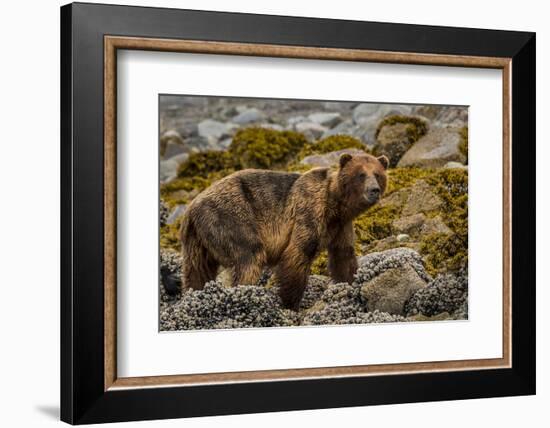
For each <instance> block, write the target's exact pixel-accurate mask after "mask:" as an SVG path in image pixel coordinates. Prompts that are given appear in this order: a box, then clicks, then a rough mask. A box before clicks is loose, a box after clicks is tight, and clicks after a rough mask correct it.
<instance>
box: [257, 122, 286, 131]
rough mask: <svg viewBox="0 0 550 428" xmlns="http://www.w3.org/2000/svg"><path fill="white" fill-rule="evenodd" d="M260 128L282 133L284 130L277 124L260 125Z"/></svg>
mask: <svg viewBox="0 0 550 428" xmlns="http://www.w3.org/2000/svg"><path fill="white" fill-rule="evenodd" d="M259 127H260V128H265V129H273V130H274V131H284V130H285V128H284V127H283V126H282V125H279V124H278V123H262V124H260V125H259Z"/></svg>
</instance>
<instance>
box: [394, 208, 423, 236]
mask: <svg viewBox="0 0 550 428" xmlns="http://www.w3.org/2000/svg"><path fill="white" fill-rule="evenodd" d="M425 220H426V216H425V215H424V214H422V213H418V214H413V215H410V216H406V217H401V218H398V219H397V220H395V221H394V222H393V224H392V226H393V227H394V229H395V230H396V231H397V232H399V233H405V234H408V235H411V234H417V233H418V232H420V230H421V228H422V226H423V225H424V221H425Z"/></svg>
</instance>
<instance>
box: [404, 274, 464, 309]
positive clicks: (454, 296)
mask: <svg viewBox="0 0 550 428" xmlns="http://www.w3.org/2000/svg"><path fill="white" fill-rule="evenodd" d="M467 305H468V269H467V268H466V267H464V268H462V269H460V270H459V271H458V272H453V273H447V274H443V275H438V276H437V278H435V279H434V280H433V281H431V282H430V283H429V284H428V286H427V287H425V288H423V289H421V290H418V291H417V292H416V293H414V295H413V296H411V298H410V299H409V301H408V302H407V303H406V304H405V314H406V315H407V316H413V315H418V314H422V315H425V316H427V317H432V316H434V315H437V314H440V313H443V312H447V313H449V314H455V313H456V315H455V316H454V319H467V318H468V307H467Z"/></svg>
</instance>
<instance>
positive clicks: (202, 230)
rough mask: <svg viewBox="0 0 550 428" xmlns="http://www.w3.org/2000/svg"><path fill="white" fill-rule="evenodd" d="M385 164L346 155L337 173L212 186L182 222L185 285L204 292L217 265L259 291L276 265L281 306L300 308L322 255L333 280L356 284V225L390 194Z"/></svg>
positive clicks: (257, 176)
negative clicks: (266, 269) (264, 277)
mask: <svg viewBox="0 0 550 428" xmlns="http://www.w3.org/2000/svg"><path fill="white" fill-rule="evenodd" d="M387 164H388V160H387V158H386V157H385V156H381V157H379V158H375V157H373V156H370V155H361V156H353V157H352V156H350V155H342V157H341V158H340V165H339V168H338V169H337V170H329V169H328V168H316V169H313V170H311V171H308V172H306V173H305V174H302V175H300V174H298V173H286V172H274V171H263V170H250V169H249V170H243V171H239V172H236V173H234V174H231V175H229V176H227V177H225V178H223V179H222V180H220V181H218V182H216V183H214V184H213V185H212V186H210V187H209V188H208V189H206V190H205V191H204V192H202V193H201V194H200V195H199V196H197V197H196V198H195V199H194V200H193V202H192V203H191V204H190V205H189V207H188V209H187V211H186V213H185V217H184V220H183V223H182V229H181V240H182V253H183V277H182V278H183V283H184V286H185V287H191V288H193V289H202V287H203V286H204V284H205V283H206V282H208V281H211V280H213V279H214V278H215V277H216V273H217V270H218V267H219V266H224V267H231V268H233V269H234V276H233V284H235V285H236V284H255V283H257V281H258V279H259V277H260V275H261V273H262V271H263V269H264V267H266V266H271V267H273V268H274V272H275V276H276V280H277V282H278V284H279V290H280V296H281V298H282V301H283V304H284V305H285V307H288V308H292V309H297V308H298V306H299V304H300V300H301V299H302V294H303V292H304V289H305V286H306V283H307V277H308V275H309V273H310V268H311V264H312V262H313V260H314V259H315V257H316V256H317V255H318V254H319V251H321V250H323V249H328V254H329V270H330V274H331V276H332V278H333V279H334V280H335V281H338V282H342V281H344V282H351V281H352V280H353V275H354V274H355V271H356V270H357V259H356V257H355V253H354V248H353V242H354V235H355V234H354V231H353V224H352V221H353V219H354V218H355V217H357V216H358V215H359V214H361V213H362V212H364V211H365V210H366V209H368V208H369V207H370V206H372V205H373V204H375V203H376V202H378V200H379V198H380V196H381V195H382V194H383V193H384V190H385V188H386V172H385V170H386V167H387ZM376 189H378V190H379V192H378V194H376ZM369 192H370V193H369Z"/></svg>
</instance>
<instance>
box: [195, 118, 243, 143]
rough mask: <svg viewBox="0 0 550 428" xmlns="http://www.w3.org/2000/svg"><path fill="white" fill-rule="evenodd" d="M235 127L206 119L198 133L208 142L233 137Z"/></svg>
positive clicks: (200, 125)
mask: <svg viewBox="0 0 550 428" xmlns="http://www.w3.org/2000/svg"><path fill="white" fill-rule="evenodd" d="M235 127H236V126H235V125H232V124H227V123H223V122H218V121H217V120H212V119H206V120H203V121H202V122H200V123H199V125H198V132H199V136H200V137H203V138H206V139H207V140H208V141H212V140H220V139H223V138H225V137H229V136H231V132H232V131H233V130H234V129H235Z"/></svg>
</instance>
